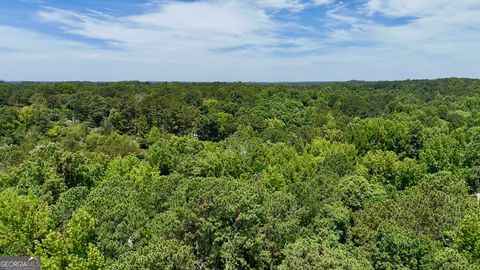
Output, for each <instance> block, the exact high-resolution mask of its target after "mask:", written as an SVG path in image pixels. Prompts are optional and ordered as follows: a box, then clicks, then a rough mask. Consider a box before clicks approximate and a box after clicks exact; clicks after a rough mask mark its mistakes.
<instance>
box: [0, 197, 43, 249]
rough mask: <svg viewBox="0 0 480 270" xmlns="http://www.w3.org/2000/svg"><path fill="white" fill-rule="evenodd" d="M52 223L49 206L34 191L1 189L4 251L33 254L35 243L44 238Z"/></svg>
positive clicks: (0, 242)
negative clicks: (33, 193)
mask: <svg viewBox="0 0 480 270" xmlns="http://www.w3.org/2000/svg"><path fill="white" fill-rule="evenodd" d="M50 226H51V219H50V216H49V213H48V205H47V204H46V203H45V202H44V201H43V200H41V199H40V198H37V197H35V196H34V195H32V194H28V195H22V194H18V192H17V191H16V190H15V189H11V188H8V189H4V190H2V191H1V192H0V254H1V255H3V256H8V255H11V254H25V255H29V254H32V252H33V247H34V242H35V241H36V240H39V239H41V238H42V237H44V236H45V235H46V234H47V232H48V230H49V229H50Z"/></svg>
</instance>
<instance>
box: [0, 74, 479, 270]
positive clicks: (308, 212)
mask: <svg viewBox="0 0 480 270" xmlns="http://www.w3.org/2000/svg"><path fill="white" fill-rule="evenodd" d="M479 189H480V81H477V80H466V79H444V80H435V81H403V82H378V83H364V82H349V83H326V84H245V83H232V84H224V83H208V84H187V83H139V82H122V83H0V255H36V256H40V257H41V260H42V264H43V268H42V269H70V270H73V269H279V270H280V269H281V270H283V269H285V270H286V269H445V270H447V269H448V270H453V269H480V216H479V213H480V208H479V205H478V203H477V199H476V196H475V195H474V194H475V193H476V192H478V191H479Z"/></svg>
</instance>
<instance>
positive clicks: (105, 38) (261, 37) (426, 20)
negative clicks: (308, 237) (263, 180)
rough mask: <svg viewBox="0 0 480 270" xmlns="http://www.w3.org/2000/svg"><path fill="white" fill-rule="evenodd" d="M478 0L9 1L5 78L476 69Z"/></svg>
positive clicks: (0, 40)
mask: <svg viewBox="0 0 480 270" xmlns="http://www.w3.org/2000/svg"><path fill="white" fill-rule="evenodd" d="M478 48H480V1H478V0H456V1H447V0H402V1H398V0H352V1H336V0H190V1H187V0H183V1H181V0H3V1H1V2H0V80H48V81H59V80H91V81H118V80H150V81H332V80H352V79H356V80H394V79H417V78H440V77H453V76H455V77H475V78H478V77H480V54H479V53H478Z"/></svg>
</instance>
